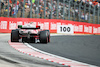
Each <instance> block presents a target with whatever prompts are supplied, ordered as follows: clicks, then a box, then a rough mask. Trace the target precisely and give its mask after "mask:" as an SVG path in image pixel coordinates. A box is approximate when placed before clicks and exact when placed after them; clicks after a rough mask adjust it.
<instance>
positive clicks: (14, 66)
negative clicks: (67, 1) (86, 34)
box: [0, 34, 95, 67]
mask: <svg viewBox="0 0 100 67" xmlns="http://www.w3.org/2000/svg"><path fill="white" fill-rule="evenodd" d="M8 35H10V34H1V35H0V36H1V37H3V36H8ZM57 35H61V34H53V36H57ZM64 35H66V34H64ZM75 35H76V34H75ZM8 39H9V37H8ZM23 53H25V52H23ZM29 55H30V54H29ZM1 59H3V60H7V61H9V60H8V59H5V58H4V56H3V57H1ZM1 62H2V63H4V64H1V66H3V65H4V66H5V67H6V66H8V67H9V65H10V67H11V66H12V67H17V66H18V67H31V66H30V65H27V66H26V65H24V64H19V63H18V62H15V61H10V62H11V63H8V62H5V61H1ZM46 62H47V61H46ZM12 63H15V64H12ZM17 63H18V64H17ZM16 64H17V66H16ZM49 66H50V67H56V66H57V67H65V66H64V64H63V65H59V64H56V63H54V65H52V64H50V65H49V64H47V66H46V67H49ZM76 66H77V65H76ZM36 67H42V66H41V65H40V66H39V64H38V66H36ZM43 67H45V65H43ZM82 67H95V66H82Z"/></svg>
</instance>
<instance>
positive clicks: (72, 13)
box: [0, 0, 100, 24]
mask: <svg viewBox="0 0 100 67" xmlns="http://www.w3.org/2000/svg"><path fill="white" fill-rule="evenodd" d="M0 17H14V18H19V17H20V18H22V17H23V18H42V19H63V20H72V21H79V22H87V23H93V24H100V0H0Z"/></svg>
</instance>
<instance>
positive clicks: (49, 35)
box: [44, 30, 50, 42]
mask: <svg viewBox="0 0 100 67" xmlns="http://www.w3.org/2000/svg"><path fill="white" fill-rule="evenodd" d="M44 31H47V32H48V42H50V31H49V30H44Z"/></svg>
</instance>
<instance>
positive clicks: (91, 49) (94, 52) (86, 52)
mask: <svg viewBox="0 0 100 67" xmlns="http://www.w3.org/2000/svg"><path fill="white" fill-rule="evenodd" d="M29 44H30V45H31V46H33V47H35V48H37V49H40V50H42V51H45V52H48V53H51V54H55V55H58V56H61V57H65V58H68V59H72V60H76V61H80V62H83V63H88V64H92V65H96V66H99V67H100V35H60V36H52V37H51V42H50V43H48V44H39V43H38V44H34V43H29Z"/></svg>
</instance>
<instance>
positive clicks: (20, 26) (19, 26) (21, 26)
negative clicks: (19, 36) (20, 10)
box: [18, 25, 40, 29]
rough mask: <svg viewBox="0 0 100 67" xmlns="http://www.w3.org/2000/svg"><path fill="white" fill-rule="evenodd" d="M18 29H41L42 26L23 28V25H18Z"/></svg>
mask: <svg viewBox="0 0 100 67" xmlns="http://www.w3.org/2000/svg"><path fill="white" fill-rule="evenodd" d="M18 28H20V29H40V26H36V27H34V26H23V25H18Z"/></svg>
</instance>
